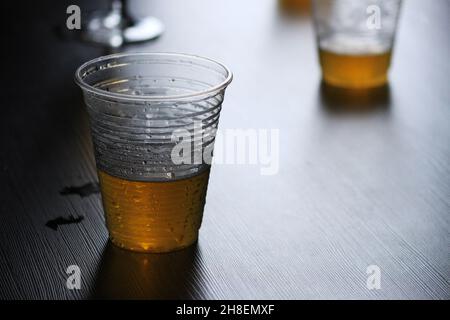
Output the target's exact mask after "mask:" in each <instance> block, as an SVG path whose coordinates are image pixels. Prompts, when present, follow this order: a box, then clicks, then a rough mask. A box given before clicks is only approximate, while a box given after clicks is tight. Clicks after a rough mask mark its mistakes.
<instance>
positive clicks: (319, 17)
mask: <svg viewBox="0 0 450 320" xmlns="http://www.w3.org/2000/svg"><path fill="white" fill-rule="evenodd" d="M400 7H401V0H313V6H312V9H313V17H314V24H315V30H316V36H317V42H318V48H319V60H320V65H321V67H322V76H323V79H324V81H325V82H326V83H327V84H330V85H333V86H337V87H344V88H355V89H359V88H372V87H378V86H382V85H384V84H386V82H387V79H388V77H387V73H388V70H389V66H390V62H391V55H392V48H393V45H394V39H395V32H396V28H397V21H398V17H399V12H400Z"/></svg>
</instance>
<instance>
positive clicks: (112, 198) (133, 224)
mask: <svg viewBox="0 0 450 320" xmlns="http://www.w3.org/2000/svg"><path fill="white" fill-rule="evenodd" d="M98 176H99V180H100V186H101V192H102V200H103V207H104V209H105V214H106V224H107V227H108V230H109V234H110V239H111V241H112V242H113V243H114V244H116V245H118V246H119V247H122V248H126V249H129V250H134V251H143V252H168V251H173V250H176V249H181V248H184V247H187V246H189V245H191V244H193V243H194V242H195V241H196V240H197V237H198V230H199V228H200V225H201V222H202V216H203V207H204V205H205V196H206V189H207V186H208V179H209V169H207V170H205V171H203V172H202V173H200V174H198V175H195V176H192V177H189V178H186V179H181V180H174V181H168V182H141V181H130V180H125V179H121V178H117V177H114V176H111V175H109V174H107V173H106V172H104V171H101V170H99V172H98Z"/></svg>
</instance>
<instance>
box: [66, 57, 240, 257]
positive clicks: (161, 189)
mask: <svg viewBox="0 0 450 320" xmlns="http://www.w3.org/2000/svg"><path fill="white" fill-rule="evenodd" d="M75 79H76V82H77V84H78V85H79V86H80V87H81V88H82V90H83V94H84V100H85V103H86V105H87V109H88V113H89V116H90V121H91V131H92V139H93V144H94V152H95V159H96V163H97V170H98V177H99V181H100V186H101V193H102V200H103V208H104V211H105V215H106V224H107V227H108V231H109V235H110V239H111V241H112V242H113V243H114V244H116V245H118V246H120V247H122V248H125V249H129V250H133V251H144V252H169V251H174V250H178V249H181V248H184V247H187V246H189V245H191V244H193V243H195V242H196V241H197V238H198V230H199V228H200V225H201V221H202V216H203V207H204V204H205V197H206V190H207V185H208V178H209V171H210V162H209V161H205V158H204V157H202V155H204V154H205V151H208V150H209V151H210V153H211V152H212V147H213V145H214V139H215V132H216V129H217V125H218V121H219V116H220V110H221V105H222V101H223V98H224V93H225V89H226V87H227V86H228V84H229V83H230V82H231V80H232V74H231V72H230V70H229V69H228V68H227V67H225V66H224V65H222V64H220V63H218V62H215V61H213V60H210V59H207V58H202V57H198V56H191V55H185V54H175V53H134V54H116V55H110V56H105V57H100V58H97V59H95V60H92V61H89V62H87V63H85V64H84V65H82V66H81V67H80V68H79V69H78V70H77V72H76V75H75ZM180 133H184V134H183V135H182V136H181V135H180ZM186 139H190V140H186ZM180 143H183V145H184V146H187V147H185V148H181V149H180V148H179V146H180ZM175 150H177V151H176V152H175ZM179 150H181V151H179ZM199 155H200V157H199Z"/></svg>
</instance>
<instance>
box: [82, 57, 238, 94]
mask: <svg viewBox="0 0 450 320" xmlns="http://www.w3.org/2000/svg"><path fill="white" fill-rule="evenodd" d="M142 56H168V57H181V58H187V59H192V58H194V59H199V60H203V61H207V62H210V63H213V64H215V65H217V66H219V67H221V68H223V70H224V74H225V75H226V78H225V80H224V81H222V82H220V83H219V84H217V85H215V86H212V87H210V88H208V89H206V90H201V91H196V92H193V93H189V94H181V95H167V96H154V95H138V96H137V95H131V94H124V93H116V92H108V91H105V90H102V89H99V88H96V87H94V86H92V85H89V84H87V83H86V82H85V81H84V80H83V77H82V74H81V72H82V70H83V69H85V68H87V67H89V66H90V65H93V64H95V63H97V62H100V61H105V60H108V59H118V58H125V57H142ZM232 79H233V74H232V72H231V70H230V69H229V68H228V67H227V66H225V65H224V64H222V63H220V62H218V61H215V60H213V59H210V58H206V57H202V56H198V55H193V54H186V53H175V52H134V53H116V54H110V55H106V56H101V57H98V58H95V59H92V60H89V61H87V62H85V63H83V64H82V65H81V66H80V67H79V68H78V69H77V71H76V72H75V83H76V84H78V85H79V86H80V87H81V89H83V90H85V91H88V92H91V93H94V94H96V95H100V96H103V97H108V98H117V99H121V100H129V101H177V100H188V99H192V100H195V98H196V97H203V96H208V95H210V94H212V93H214V92H217V91H220V90H223V89H225V88H226V87H227V86H228V85H229V84H230V82H231V80H232Z"/></svg>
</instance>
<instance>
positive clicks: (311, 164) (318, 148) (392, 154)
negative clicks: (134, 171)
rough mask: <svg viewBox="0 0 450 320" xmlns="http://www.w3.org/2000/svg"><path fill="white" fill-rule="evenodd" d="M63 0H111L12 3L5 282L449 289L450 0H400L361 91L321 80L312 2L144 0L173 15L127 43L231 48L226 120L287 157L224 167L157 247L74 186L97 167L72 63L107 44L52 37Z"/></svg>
mask: <svg viewBox="0 0 450 320" xmlns="http://www.w3.org/2000/svg"><path fill="white" fill-rule="evenodd" d="M136 2H137V1H136ZM30 3H31V2H30ZM71 3H77V4H79V5H80V6H81V9H82V10H91V9H92V8H93V7H96V6H102V5H103V6H104V5H105V3H104V2H98V4H96V3H93V2H92V1H91V2H88V1H85V2H77V1H47V2H40V4H39V5H38V4H37V3H36V4H34V5H31V4H29V5H25V4H23V5H21V4H19V3H18V2H14V3H13V4H8V5H7V4H2V6H6V7H4V8H2V13H3V15H4V16H9V18H12V19H6V18H5V19H2V32H3V37H2V40H3V55H4V57H3V60H2V61H3V63H2V71H3V72H2V88H1V94H2V99H1V109H2V112H1V117H0V124H1V125H0V130H1V135H0V137H1V145H0V150H1V152H0V191H1V192H0V213H1V215H0V298H2V299H11V298H20V299H35V298H36V299H49V298H57V299H85V298H150V299H151V298H193V299H205V298H206V299H304V298H314V299H316V298H326V299H329V298H330V299H334V298H337V299H341V298H351V299H354V298H362V299H381V298H387V299H392V298H399V299H409V298H419V299H448V298H450V284H449V281H450V249H449V248H450V237H449V235H450V214H449V213H450V179H449V178H450V162H449V159H450V122H449V121H450V90H449V82H450V76H449V75H450V63H449V56H450V55H449V53H450V50H449V49H450V45H449V37H448V31H449V30H450V28H449V27H450V23H449V21H450V20H449V19H448V13H449V12H450V3H449V2H448V1H443V0H436V1H422V0H405V1H404V7H403V9H404V10H403V12H402V16H401V21H400V25H399V32H398V37H397V41H396V48H395V54H394V56H393V67H392V70H391V74H390V85H389V86H388V87H387V88H384V89H381V90H379V91H378V92H375V93H367V94H360V95H348V94H342V93H340V92H336V91H335V90H332V89H330V88H327V87H325V86H323V85H321V82H320V70H319V66H318V63H317V57H316V50H315V41H314V34H313V29H312V25H311V19H310V17H309V16H308V15H307V14H305V15H302V16H300V17H290V16H286V15H285V14H283V13H282V12H281V11H280V10H278V7H277V3H276V1H274V0H266V1H261V0H253V1H250V0H247V1H237V0H236V1H230V0H221V1H219V0H217V1H210V0H195V1H194V0H190V1H182V0H171V1H168V0H164V1H162V0H155V1H149V2H144V1H139V2H137V3H135V4H134V6H135V7H134V8H133V9H134V12H135V13H136V14H143V13H145V12H149V13H151V14H152V15H155V16H157V17H159V18H160V19H161V20H162V21H163V22H164V23H165V25H166V28H167V30H166V32H165V33H164V35H163V36H162V37H161V38H160V39H158V40H156V41H154V42H150V43H146V44H142V45H135V46H129V47H125V48H123V50H124V51H179V52H187V53H196V54H200V55H205V56H209V57H212V58H215V59H218V60H220V61H222V62H224V63H225V64H227V65H228V66H229V67H230V68H231V69H232V70H233V72H234V75H235V79H234V81H233V83H232V84H231V86H230V88H229V90H228V91H227V95H226V99H225V102H224V108H223V111H222V116H221V124H220V127H221V129H226V128H268V129H270V128H274V129H279V130H280V162H279V165H280V167H279V168H280V170H279V173H278V174H277V175H273V176H262V175H260V171H259V167H258V166H256V165H234V166H226V165H217V166H214V167H213V170H212V174H211V179H210V184H209V190H208V196H207V203H206V208H205V216H204V221H203V225H202V228H201V232H200V239H199V242H198V244H197V245H196V246H195V247H192V248H189V249H188V250H184V251H180V252H176V253H171V254H164V255H151V254H136V253H130V252H127V251H122V250H120V249H117V248H115V247H113V246H111V245H110V244H109V243H108V241H107V240H108V235H107V230H106V228H105V226H104V218H103V212H102V206H101V202H100V195H99V194H98V193H97V192H96V190H95V185H94V187H93V188H89V187H88V188H84V189H83V190H81V191H86V192H85V193H81V194H77V193H76V191H77V189H76V188H72V189H71V188H68V187H77V186H83V185H85V184H88V183H95V182H96V181H97V177H96V170H95V163H94V159H93V154H92V149H91V148H92V146H91V141H90V133H89V124H88V119H87V115H86V112H85V109H84V105H83V102H82V100H81V92H80V90H79V89H78V88H77V87H76V85H75V84H74V82H73V73H74V71H75V69H76V67H77V66H78V65H80V64H81V63H82V62H84V61H86V60H88V59H91V58H94V57H97V56H99V55H102V54H105V53H107V50H105V49H103V48H100V47H95V46H92V45H89V44H86V43H82V42H79V41H76V40H74V39H68V38H67V35H66V36H63V37H61V35H60V36H58V35H57V34H58V33H57V30H58V28H62V27H64V25H65V19H66V17H67V15H66V13H65V10H66V7H67V6H68V5H69V4H71ZM5 54H6V55H5ZM78 191H79V190H78ZM70 216H73V217H84V219H83V220H82V221H80V222H79V223H73V224H67V225H61V226H59V227H58V228H57V230H56V231H55V230H53V229H52V228H51V227H52V226H53V225H52V224H51V223H50V225H48V221H51V220H53V219H55V218H57V217H70ZM46 224H47V226H46ZM72 264H76V265H78V266H79V267H80V268H81V275H82V278H81V279H82V283H81V289H80V290H68V289H67V288H66V278H67V274H66V268H67V266H69V265H72ZM369 265H377V266H379V267H380V269H381V289H380V290H369V289H368V288H367V287H366V280H367V274H366V268H367V267H368V266H369Z"/></svg>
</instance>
